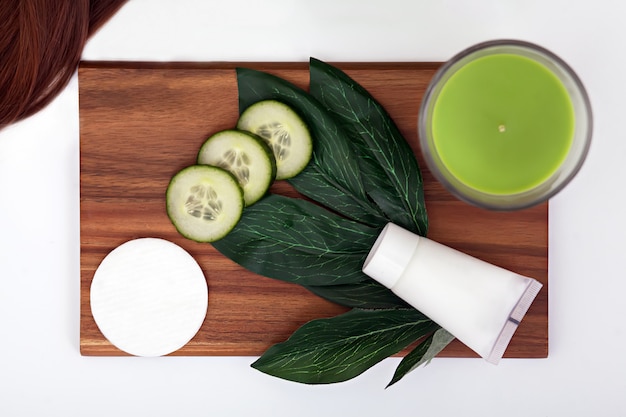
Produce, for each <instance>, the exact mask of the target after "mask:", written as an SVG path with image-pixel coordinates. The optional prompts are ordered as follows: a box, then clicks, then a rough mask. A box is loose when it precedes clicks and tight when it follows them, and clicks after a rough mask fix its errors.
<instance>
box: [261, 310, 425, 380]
mask: <svg viewBox="0 0 626 417" xmlns="http://www.w3.org/2000/svg"><path fill="white" fill-rule="evenodd" d="M435 328H436V325H434V324H433V322H432V321H430V320H428V319H427V318H426V317H425V316H424V315H422V314H421V313H419V312H418V311H416V310H402V309H394V310H358V309H356V310H351V311H349V312H348V313H345V314H342V315H340V316H337V317H333V318H329V319H318V320H313V321H311V322H309V323H307V324H305V325H303V326H302V327H301V328H300V329H298V330H296V332H294V333H293V335H292V336H291V337H290V338H289V339H288V340H287V341H285V342H283V343H279V344H277V345H274V346H272V347H271V348H270V349H268V350H267V351H266V352H265V354H263V356H261V357H260V358H259V359H258V360H257V361H256V362H254V363H253V364H252V366H253V367H254V368H255V369H258V370H260V371H262V372H265V373H267V374H270V375H273V376H276V377H279V378H283V379H287V380H290V381H296V382H302V383H307V384H327V383H334V382H341V381H346V380H348V379H351V378H354V377H355V376H357V375H360V374H361V373H363V372H364V371H366V370H367V369H369V368H370V367H372V366H373V365H375V364H376V363H378V362H380V361H381V360H383V359H385V358H387V357H388V356H390V355H393V354H396V353H398V352H400V351H401V350H402V349H404V348H406V347H407V346H408V345H410V344H411V343H412V342H413V341H415V340H416V339H418V338H420V337H423V336H425V335H427V334H428V333H430V332H432V331H434V330H435Z"/></svg>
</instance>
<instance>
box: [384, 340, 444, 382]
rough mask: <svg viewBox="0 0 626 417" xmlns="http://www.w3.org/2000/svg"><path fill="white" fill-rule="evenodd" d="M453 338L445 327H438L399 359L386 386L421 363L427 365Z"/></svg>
mask: <svg viewBox="0 0 626 417" xmlns="http://www.w3.org/2000/svg"><path fill="white" fill-rule="evenodd" d="M452 340H454V336H452V335H451V334H450V333H448V331H447V330H445V329H439V330H437V331H436V332H435V333H433V334H431V335H430V336H429V337H428V339H426V340H425V341H424V342H422V343H420V344H419V345H418V346H417V347H415V349H413V350H412V351H411V352H409V353H408V354H407V355H406V356H405V357H404V358H403V359H402V361H400V364H399V365H398V368H396V372H395V373H394V375H393V378H392V379H391V382H389V385H387V387H390V386H392V385H393V384H395V383H396V382H398V381H399V380H400V379H402V378H403V377H404V376H405V375H406V374H408V373H409V372H411V371H412V370H414V369H416V368H417V367H419V366H421V365H422V364H425V365H428V363H429V362H430V361H431V360H432V359H433V358H434V357H435V356H437V354H438V353H439V352H441V351H442V350H443V348H445V347H446V346H448V344H449V343H450V342H452Z"/></svg>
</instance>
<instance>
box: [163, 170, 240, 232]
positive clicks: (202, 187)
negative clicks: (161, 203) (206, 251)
mask: <svg viewBox="0 0 626 417" xmlns="http://www.w3.org/2000/svg"><path fill="white" fill-rule="evenodd" d="M243 207H244V201H243V191H242V190H241V186H240V185H239V182H237V179H236V178H235V177H234V176H233V175H232V174H230V173H229V172H228V171H226V170H224V169H222V168H219V167H214V166H209V165H192V166H190V167H187V168H184V169H182V170H181V171H179V172H178V173H177V174H176V175H174V177H173V178H172V179H171V181H170V184H169V186H168V187H167V193H166V208H167V215H168V216H169V218H170V220H171V221H172V224H174V227H176V230H178V232H179V233H180V234H181V235H183V236H185V237H186V238H188V239H191V240H195V241H196V242H213V241H216V240H218V239H221V238H223V237H224V236H226V235H227V234H228V232H230V231H231V230H233V229H234V227H235V225H236V224H237V222H239V219H240V218H241V214H242V212H243Z"/></svg>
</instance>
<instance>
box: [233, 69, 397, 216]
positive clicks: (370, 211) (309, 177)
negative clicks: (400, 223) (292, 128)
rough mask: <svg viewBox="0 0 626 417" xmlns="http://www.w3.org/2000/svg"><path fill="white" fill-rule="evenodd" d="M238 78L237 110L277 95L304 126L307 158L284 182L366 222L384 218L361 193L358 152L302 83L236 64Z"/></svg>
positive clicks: (340, 211) (345, 214) (274, 98)
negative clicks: (309, 149) (309, 147)
mask: <svg viewBox="0 0 626 417" xmlns="http://www.w3.org/2000/svg"><path fill="white" fill-rule="evenodd" d="M237 83H238V88H239V109H240V111H243V110H245V109H246V108H247V107H249V106H250V105H252V104H254V103H256V102H257V101H260V100H269V99H272V100H279V101H282V102H283V103H285V104H287V105H289V106H290V107H292V108H293V109H294V110H295V111H296V112H297V113H298V114H299V115H300V116H301V117H302V118H303V120H304V121H305V123H306V124H307V125H308V127H309V129H310V131H311V134H312V136H313V157H312V160H311V162H310V163H309V164H308V165H307V167H306V168H305V169H304V171H303V172H302V173H300V174H299V175H298V176H296V177H295V178H292V179H291V180H290V181H289V182H290V183H291V184H292V185H293V186H294V187H295V188H296V189H297V190H298V191H299V192H301V193H302V194H304V195H306V196H308V197H310V198H312V199H313V200H315V201H317V202H318V203H320V204H322V205H324V206H326V207H328V208H330V209H332V210H334V211H336V212H338V213H341V214H343V215H344V216H347V217H349V218H351V219H354V220H356V221H359V222H362V223H365V224H368V225H370V226H376V225H379V224H381V223H382V222H384V219H385V218H384V216H383V215H382V213H380V212H379V211H378V208H377V207H376V206H375V204H373V203H371V202H370V201H369V199H368V197H367V194H366V192H365V189H364V186H363V181H362V178H361V175H360V172H359V164H358V155H357V154H355V152H354V149H353V148H352V146H351V144H350V141H349V140H348V139H347V138H346V135H345V134H344V132H343V131H342V130H341V128H340V127H339V126H338V125H337V123H336V122H335V120H334V119H333V117H332V116H330V114H329V113H328V112H327V111H326V110H325V108H324V106H322V105H321V104H320V103H319V102H318V101H317V100H316V99H315V98H313V97H312V96H311V95H310V94H308V93H307V92H306V91H304V90H302V89H301V88H299V87H297V86H295V85H293V84H291V83H289V82H287V81H285V80H283V79H281V78H278V77H276V76H274V75H271V74H268V73H265V72H261V71H256V70H251V69H246V68H238V69H237Z"/></svg>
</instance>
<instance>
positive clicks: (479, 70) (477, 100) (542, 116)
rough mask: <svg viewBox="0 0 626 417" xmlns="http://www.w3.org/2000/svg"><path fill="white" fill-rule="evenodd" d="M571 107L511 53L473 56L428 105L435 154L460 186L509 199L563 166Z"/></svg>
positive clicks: (561, 92) (556, 87)
mask: <svg viewBox="0 0 626 417" xmlns="http://www.w3.org/2000/svg"><path fill="white" fill-rule="evenodd" d="M574 123H575V121H574V108H573V106H572V102H571V100H570V97H569V94H568V93H567V90H566V89H565V87H564V86H563V84H562V82H561V81H560V80H559V79H558V78H557V77H556V76H555V75H554V74H553V73H552V72H551V71H550V70H549V69H547V68H546V67H545V66H543V65H542V64H540V63H538V62H536V61H534V60H532V59H530V58H526V57H523V56H519V55H514V54H504V53H503V54H496V55H489V56H484V57H480V58H477V59H476V60H474V61H471V62H470V63H468V64H466V65H464V66H463V67H462V68H461V69H459V70H458V71H457V72H456V73H455V74H454V75H452V76H451V77H450V79H448V81H447V82H446V83H445V85H444V86H443V88H442V89H441V92H440V94H439V96H438V98H437V100H436V102H435V105H434V109H433V119H432V132H433V140H434V144H435V148H436V152H437V153H438V154H439V156H440V158H441V160H442V162H443V163H444V165H445V166H446V167H447V169H448V170H449V171H450V172H451V173H452V174H453V175H454V176H455V177H456V178H457V179H458V180H459V181H461V182H462V183H464V184H465V185H467V186H469V187H471V188H474V189H476V190H480V191H482V192H485V193H489V194H499V195H506V194H516V193H520V192H523V191H526V190H529V189H532V188H534V187H536V186H538V185H540V184H542V183H543V182H544V181H546V180H547V179H548V178H549V177H550V176H551V175H552V174H553V173H554V172H555V171H556V170H557V169H558V168H559V166H560V165H561V164H562V163H563V161H564V160H565V157H566V155H567V153H568V151H569V148H570V146H571V144H572V138H573V134H574Z"/></svg>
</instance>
